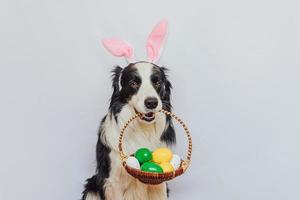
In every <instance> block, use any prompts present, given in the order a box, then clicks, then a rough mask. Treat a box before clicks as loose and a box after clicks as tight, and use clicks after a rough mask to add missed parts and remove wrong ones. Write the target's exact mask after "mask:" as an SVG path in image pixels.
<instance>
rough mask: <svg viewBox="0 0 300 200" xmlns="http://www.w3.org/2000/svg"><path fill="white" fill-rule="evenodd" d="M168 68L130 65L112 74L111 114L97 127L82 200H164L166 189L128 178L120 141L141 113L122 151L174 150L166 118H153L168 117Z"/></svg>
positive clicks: (163, 184) (168, 120)
mask: <svg viewBox="0 0 300 200" xmlns="http://www.w3.org/2000/svg"><path fill="white" fill-rule="evenodd" d="M166 71H167V70H166V68H164V67H159V66H157V65H156V64H153V63H151V62H136V63H130V64H129V65H128V66H126V67H125V68H123V69H122V68H121V67H119V66H117V67H115V69H114V70H113V83H112V86H113V94H112V96H111V101H110V106H109V111H108V113H107V114H106V116H105V117H104V118H103V120H102V121H101V125H100V129H99V132H98V142H97V149H96V159H97V169H96V174H95V175H94V176H92V177H91V178H89V179H87V183H86V185H85V190H84V191H83V197H82V199H83V200H100V199H101V200H104V199H105V200H165V199H167V190H168V189H167V185H166V183H161V184H159V185H147V184H143V183H141V182H140V181H139V180H137V179H135V178H133V177H132V176H130V175H129V174H128V173H127V172H126V171H125V169H124V168H123V166H122V164H121V161H120V156H119V151H118V138H119V134H120V129H121V128H122V127H123V126H124V124H125V123H126V122H127V121H128V119H129V118H130V117H132V116H133V115H135V114H136V113H142V115H141V117H140V118H138V119H137V120H135V121H134V122H133V123H131V125H130V126H129V127H128V131H127V133H126V134H125V139H124V149H125V151H126V152H129V153H132V152H135V151H136V150H137V149H138V148H140V147H147V148H149V149H151V150H154V149H156V148H157V147H162V146H166V145H171V144H174V143H175V141H176V137H175V132H174V128H173V124H172V120H171V118H170V117H167V116H165V115H164V114H162V113H159V112H157V111H158V110H159V109H164V110H168V111H171V102H170V95H171V87H172V86H171V83H170V82H169V80H168V79H167V75H166Z"/></svg>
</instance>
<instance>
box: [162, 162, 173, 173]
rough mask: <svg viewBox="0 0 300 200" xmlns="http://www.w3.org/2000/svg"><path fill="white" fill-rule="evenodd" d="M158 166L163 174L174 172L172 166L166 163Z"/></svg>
mask: <svg viewBox="0 0 300 200" xmlns="http://www.w3.org/2000/svg"><path fill="white" fill-rule="evenodd" d="M159 166H160V167H161V168H162V169H163V171H164V172H172V171H174V168H173V166H172V165H171V164H170V163H168V162H164V163H161V164H159Z"/></svg>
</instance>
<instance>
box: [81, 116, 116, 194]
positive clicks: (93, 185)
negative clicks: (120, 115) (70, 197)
mask: <svg viewBox="0 0 300 200" xmlns="http://www.w3.org/2000/svg"><path fill="white" fill-rule="evenodd" d="M105 119H106V116H105V117H104V118H103V119H102V121H101V125H100V128H99V131H98V142H97V147H96V159H97V169H96V175H94V176H93V177H91V178H89V179H87V180H86V181H87V183H86V184H85V190H84V191H83V197H82V200H85V198H86V196H87V194H88V192H93V193H95V194H97V193H98V194H99V196H100V197H101V199H105V191H104V184H105V179H106V178H108V176H109V173H110V169H111V166H110V165H111V161H110V158H109V153H110V151H111V149H110V148H109V147H107V146H106V145H105V144H104V143H103V142H102V140H101V135H102V134H104V132H103V131H104V130H103V129H102V124H103V123H104V121H105Z"/></svg>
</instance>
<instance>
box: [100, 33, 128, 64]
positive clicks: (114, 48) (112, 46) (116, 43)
mask: <svg viewBox="0 0 300 200" xmlns="http://www.w3.org/2000/svg"><path fill="white" fill-rule="evenodd" d="M102 44H103V46H104V47H105V48H106V49H107V50H108V51H109V52H110V53H111V54H112V55H114V56H117V57H123V56H124V57H125V58H126V59H127V60H130V59H132V57H133V48H132V47H131V46H130V44H129V43H127V42H126V41H123V40H120V39H116V38H108V39H104V40H102Z"/></svg>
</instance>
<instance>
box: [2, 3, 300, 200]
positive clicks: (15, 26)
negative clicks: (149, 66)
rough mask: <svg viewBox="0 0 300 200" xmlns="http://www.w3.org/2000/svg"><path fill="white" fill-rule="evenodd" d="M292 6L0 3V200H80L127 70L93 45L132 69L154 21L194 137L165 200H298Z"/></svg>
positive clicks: (295, 17) (297, 68) (299, 133)
mask: <svg viewBox="0 0 300 200" xmlns="http://www.w3.org/2000/svg"><path fill="white" fill-rule="evenodd" d="M299 6H300V5H299V2H298V1H296V0H295V1H291V0H287V1H278V0H272V1H271V0H270V1H268V0H251V1H239V0H227V1H224V0H195V1H174V0H172V1H171V0H170V1H161V0H151V1H141V0H134V1H112V0H111V1H101V0H48V1H45V0H26V1H22V0H4V1H3V0H2V1H1V3H0V25H1V26H0V34H1V35H0V36H1V37H0V57H1V59H0V67H1V71H0V94H1V98H0V120H1V125H0V134H1V136H0V199H1V200H16V199H23V200H38V199H43V200H53V199H56V200H72V199H79V198H80V196H81V194H80V193H81V192H82V190H83V187H82V185H83V183H84V180H85V179H86V178H88V177H90V176H91V175H92V174H93V172H94V169H95V165H96V163H95V144H96V139H97V135H96V132H97V129H98V125H99V121H100V119H101V118H102V117H103V116H104V114H105V113H106V112H107V108H108V102H109V97H110V94H111V88H110V85H111V83H110V70H111V69H112V66H114V65H116V64H119V65H121V66H124V64H125V62H124V60H122V59H118V58H114V57H112V56H111V55H110V54H109V53H107V52H106V51H105V50H104V48H103V47H101V46H100V44H99V41H100V39H101V38H104V37H111V36H117V37H120V38H123V39H126V40H128V41H130V42H131V43H132V44H133V46H134V47H135V49H136V54H137V57H138V58H139V59H142V60H143V59H145V49H144V46H145V40H146V37H147V35H148V34H149V32H150V31H151V29H152V27H153V26H154V24H156V23H157V22H158V21H159V20H160V19H162V18H167V19H168V20H169V22H170V31H169V37H168V40H167V45H166V49H165V51H164V55H163V58H162V59H161V62H160V63H161V64H162V65H165V66H167V67H169V68H170V70H171V71H170V79H171V80H172V83H173V86H174V90H173V105H174V111H175V113H177V114H178V115H179V116H180V117H182V118H183V119H184V121H186V122H187V123H188V125H189V126H190V129H191V132H192V134H193V141H194V151H193V153H194V154H193V163H192V166H191V168H190V170H189V171H188V172H187V173H186V174H185V175H184V176H182V177H180V178H178V179H176V180H174V181H172V182H170V187H171V198H170V199H171V200H176V199H184V198H185V199H189V200H196V199H201V200H241V199H242V200H253V199H257V200H266V199H272V200H298V199H300V190H299V184H300V181H299V179H300V170H299V169H300V91H299V90H300V79H299V75H300V59H299V53H300V22H299V21H300V20H299V19H300V14H299ZM178 137H179V138H182V139H184V137H183V136H182V132H180V131H178ZM178 146H179V148H178V149H177V151H178V152H182V150H183V149H184V148H185V146H184V143H179V145H178Z"/></svg>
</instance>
